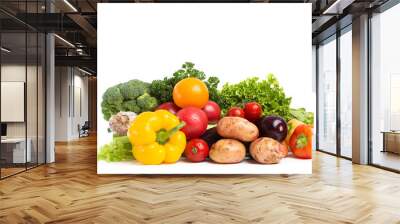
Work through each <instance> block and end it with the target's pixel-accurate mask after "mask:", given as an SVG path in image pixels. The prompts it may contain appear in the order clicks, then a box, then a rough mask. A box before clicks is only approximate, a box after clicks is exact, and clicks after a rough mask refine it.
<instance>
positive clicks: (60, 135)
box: [55, 67, 88, 141]
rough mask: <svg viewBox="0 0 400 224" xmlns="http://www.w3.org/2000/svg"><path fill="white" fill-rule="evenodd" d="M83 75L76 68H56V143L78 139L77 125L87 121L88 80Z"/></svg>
mask: <svg viewBox="0 0 400 224" xmlns="http://www.w3.org/2000/svg"><path fill="white" fill-rule="evenodd" d="M83 75H84V74H83V73H81V72H80V71H79V70H77V69H76V68H72V67H56V84H55V85H56V92H55V120H56V121H55V125H56V132H55V140H56V141H70V140H74V139H77V138H79V132H78V125H83V124H84V122H85V121H87V120H88V78H87V77H85V76H83ZM79 95H80V97H79ZM79 101H80V102H79ZM80 105H81V108H79V106H80ZM79 109H81V113H80V110H79Z"/></svg>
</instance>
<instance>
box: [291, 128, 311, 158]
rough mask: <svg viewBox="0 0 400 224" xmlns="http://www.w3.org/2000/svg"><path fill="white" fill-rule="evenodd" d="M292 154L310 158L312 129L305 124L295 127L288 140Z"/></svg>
mask: <svg viewBox="0 0 400 224" xmlns="http://www.w3.org/2000/svg"><path fill="white" fill-rule="evenodd" d="M289 147H290V149H291V151H292V152H293V155H294V156H295V157H297V158H300V159H311V158H312V129H311V127H310V126H308V125H306V124H301V125H299V126H297V127H296V129H295V130H294V132H293V134H292V136H291V137H290V140H289Z"/></svg>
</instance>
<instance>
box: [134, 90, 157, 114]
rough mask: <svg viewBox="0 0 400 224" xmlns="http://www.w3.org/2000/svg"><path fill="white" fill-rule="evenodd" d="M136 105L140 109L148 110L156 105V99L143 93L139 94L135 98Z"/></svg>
mask: <svg viewBox="0 0 400 224" xmlns="http://www.w3.org/2000/svg"><path fill="white" fill-rule="evenodd" d="M136 100H137V105H138V106H139V107H140V108H141V109H142V111H150V110H153V109H154V108H156V107H157V105H158V103H157V99H156V98H154V97H152V96H150V95H149V94H148V93H145V94H143V95H141V96H139V97H138V98H137V99H136Z"/></svg>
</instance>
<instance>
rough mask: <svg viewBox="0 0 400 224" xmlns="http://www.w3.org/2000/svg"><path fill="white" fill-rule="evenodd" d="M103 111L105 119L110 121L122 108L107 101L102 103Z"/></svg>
mask: <svg viewBox="0 0 400 224" xmlns="http://www.w3.org/2000/svg"><path fill="white" fill-rule="evenodd" d="M101 111H102V113H103V116H104V119H105V120H107V121H108V120H109V119H110V117H111V116H112V115H113V114H116V113H118V112H119V111H120V106H116V105H112V104H108V103H107V102H106V101H102V102H101Z"/></svg>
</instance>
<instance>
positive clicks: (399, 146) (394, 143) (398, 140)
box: [382, 131, 400, 154]
mask: <svg viewBox="0 0 400 224" xmlns="http://www.w3.org/2000/svg"><path fill="white" fill-rule="evenodd" d="M382 134H383V150H382V152H393V153H397V154H400V132H399V131H383V132H382Z"/></svg>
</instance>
